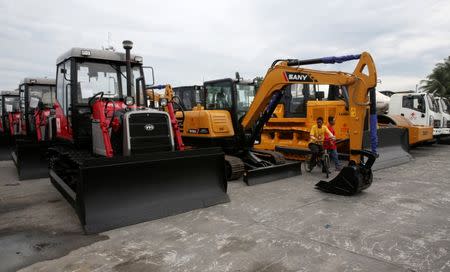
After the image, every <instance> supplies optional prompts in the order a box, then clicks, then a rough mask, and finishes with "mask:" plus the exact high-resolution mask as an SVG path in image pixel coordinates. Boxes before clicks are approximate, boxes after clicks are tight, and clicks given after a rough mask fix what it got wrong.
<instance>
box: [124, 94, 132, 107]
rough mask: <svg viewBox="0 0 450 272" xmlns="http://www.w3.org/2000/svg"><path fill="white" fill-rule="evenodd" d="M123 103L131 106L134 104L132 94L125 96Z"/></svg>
mask: <svg viewBox="0 0 450 272" xmlns="http://www.w3.org/2000/svg"><path fill="white" fill-rule="evenodd" d="M125 105H127V106H133V105H134V97H132V96H127V97H125Z"/></svg>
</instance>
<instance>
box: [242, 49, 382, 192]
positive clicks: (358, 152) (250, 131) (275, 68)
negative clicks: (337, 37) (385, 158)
mask: <svg viewBox="0 0 450 272" xmlns="http://www.w3.org/2000/svg"><path fill="white" fill-rule="evenodd" d="M349 60H359V62H358V64H357V65H356V68H355V70H354V72H353V73H352V74H350V73H344V72H330V71H318V70H312V69H307V68H303V67H301V65H307V64H318V63H341V62H344V61H349ZM293 84H327V85H335V86H342V89H343V96H344V97H345V98H346V99H345V100H346V107H347V108H348V112H349V119H348V123H349V135H348V136H349V139H350V162H349V166H347V167H345V168H344V169H343V170H342V171H341V173H340V174H339V175H338V176H337V177H336V178H335V179H334V180H332V181H330V182H328V183H327V182H320V183H318V184H317V187H318V188H319V189H322V190H324V191H327V192H333V193H338V194H345V195H351V194H354V193H357V192H359V191H361V190H363V189H365V188H367V187H368V186H370V184H371V182H372V172H371V167H372V165H373V163H374V161H375V158H376V156H377V154H376V153H377V131H376V130H377V116H376V107H375V103H376V101H375V87H376V84H377V74H376V68H375V64H374V62H373V60H372V57H371V56H370V54H369V53H367V52H363V53H362V54H360V55H348V56H341V57H326V58H319V59H309V60H293V59H287V60H277V61H275V62H274V63H273V64H272V66H271V67H270V68H269V70H268V71H267V74H266V76H265V77H264V80H263V82H262V83H261V85H260V87H259V90H258V92H257V94H256V96H255V98H254V100H253V103H252V105H251V106H250V108H249V110H248V112H247V114H246V115H245V117H244V118H243V120H242V122H241V124H242V127H243V130H244V131H245V133H246V136H247V137H246V138H247V139H249V145H252V144H253V143H254V140H255V139H256V135H259V134H260V133H261V130H262V129H263V126H264V124H265V123H266V122H267V121H268V119H269V118H271V117H272V116H273V112H274V110H275V108H276V106H277V105H278V103H279V102H280V100H281V98H282V97H283V94H284V92H285V90H286V87H288V86H289V85H293ZM369 97H370V99H369ZM369 109H370V118H369V120H370V138H371V141H370V146H371V151H366V150H363V133H364V124H365V119H366V114H367V112H368V110H369Z"/></svg>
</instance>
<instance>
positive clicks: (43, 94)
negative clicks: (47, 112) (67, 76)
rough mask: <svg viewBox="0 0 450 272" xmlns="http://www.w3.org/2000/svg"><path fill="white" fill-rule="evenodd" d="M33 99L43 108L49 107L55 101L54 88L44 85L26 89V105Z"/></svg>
mask: <svg viewBox="0 0 450 272" xmlns="http://www.w3.org/2000/svg"><path fill="white" fill-rule="evenodd" d="M33 98H37V99H39V101H40V102H42V103H43V104H44V106H47V107H50V106H52V105H53V103H54V101H55V87H54V86H48V85H47V86H46V85H33V86H29V87H28V103H30V102H31V100H32V99H33Z"/></svg>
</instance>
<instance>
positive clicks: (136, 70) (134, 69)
mask: <svg viewBox="0 0 450 272" xmlns="http://www.w3.org/2000/svg"><path fill="white" fill-rule="evenodd" d="M126 74H127V68H126V66H125V65H121V66H120V77H121V82H122V93H123V95H124V96H126V95H127V77H126ZM141 76H143V75H142V74H141V67H140V66H139V65H135V66H131V96H133V97H134V98H136V86H135V85H136V79H137V78H139V77H141ZM143 89H144V88H143V86H140V89H139V90H138V95H139V97H140V99H139V101H140V105H141V106H146V105H145V101H144V91H143Z"/></svg>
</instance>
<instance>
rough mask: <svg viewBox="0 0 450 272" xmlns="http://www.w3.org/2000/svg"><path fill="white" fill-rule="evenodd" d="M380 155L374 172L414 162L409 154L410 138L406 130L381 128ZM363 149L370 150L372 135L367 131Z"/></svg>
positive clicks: (374, 166)
mask: <svg viewBox="0 0 450 272" xmlns="http://www.w3.org/2000/svg"><path fill="white" fill-rule="evenodd" d="M377 134H378V155H379V157H378V158H377V160H376V161H375V164H374V165H373V167H372V170H374V171H375V170H380V169H385V168H389V167H393V166H396V165H401V164H404V163H408V162H410V161H411V160H412V156H411V155H410V154H409V138H408V137H409V136H408V130H407V129H405V128H397V127H393V128H379V129H377ZM363 147H364V148H365V149H370V135H369V132H368V131H366V132H365V133H364V138H363Z"/></svg>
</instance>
